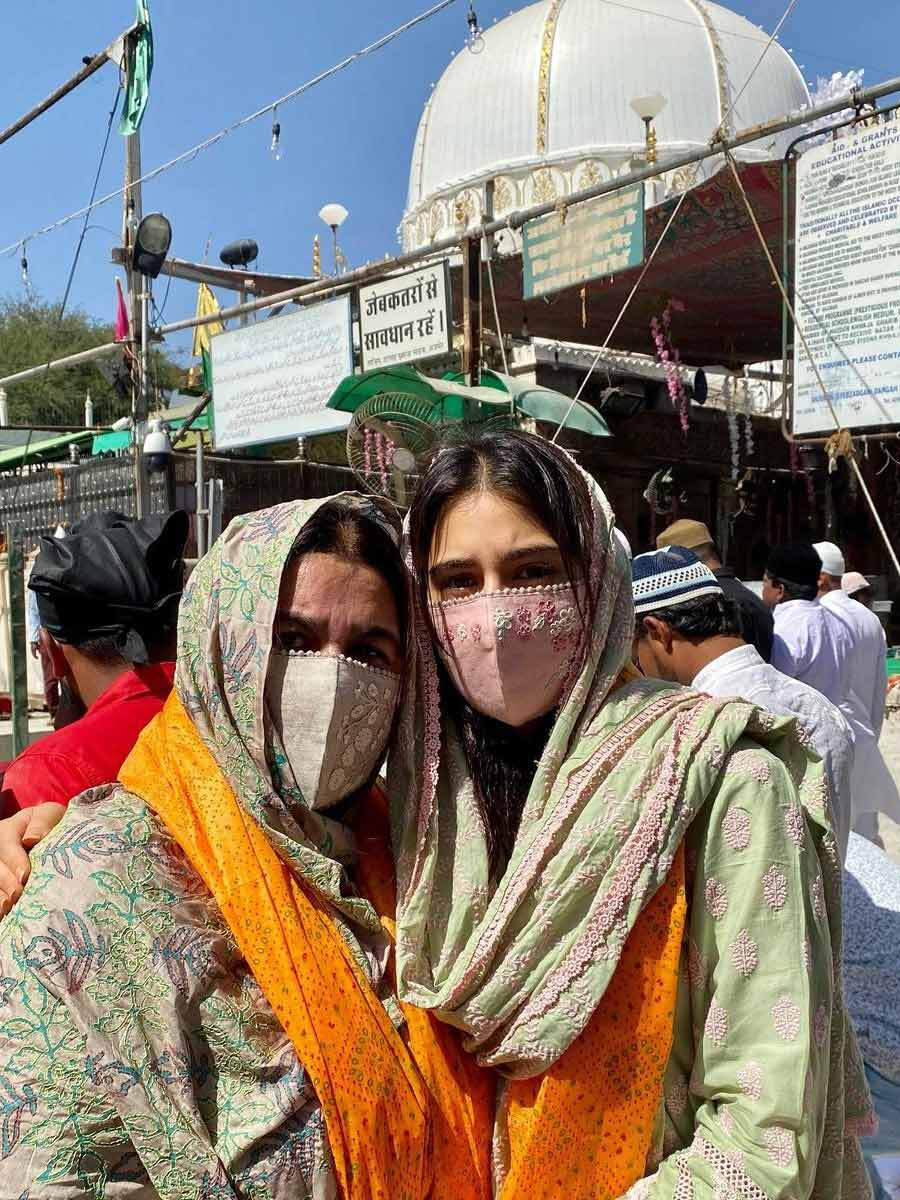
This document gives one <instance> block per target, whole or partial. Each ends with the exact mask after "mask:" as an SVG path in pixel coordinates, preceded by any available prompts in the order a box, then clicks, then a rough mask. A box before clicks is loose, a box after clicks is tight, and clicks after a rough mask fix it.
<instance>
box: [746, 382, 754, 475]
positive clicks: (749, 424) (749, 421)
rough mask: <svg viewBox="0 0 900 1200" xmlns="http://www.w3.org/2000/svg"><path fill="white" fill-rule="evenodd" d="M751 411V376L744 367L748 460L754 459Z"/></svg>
mask: <svg viewBox="0 0 900 1200" xmlns="http://www.w3.org/2000/svg"><path fill="white" fill-rule="evenodd" d="M751 409H752V401H751V399H750V376H749V371H748V368H747V367H744V445H745V448H746V454H747V457H748V458H752V457H753V419H752V416H751Z"/></svg>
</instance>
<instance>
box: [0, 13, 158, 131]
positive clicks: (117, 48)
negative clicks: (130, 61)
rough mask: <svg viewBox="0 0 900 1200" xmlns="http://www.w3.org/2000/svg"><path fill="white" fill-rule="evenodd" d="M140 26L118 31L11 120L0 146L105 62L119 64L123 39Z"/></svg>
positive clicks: (122, 50) (122, 55)
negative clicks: (115, 36) (69, 75)
mask: <svg viewBox="0 0 900 1200" xmlns="http://www.w3.org/2000/svg"><path fill="white" fill-rule="evenodd" d="M140 28H141V26H140V25H132V26H131V27H130V28H129V29H126V30H125V32H124V33H120V34H119V36H118V37H117V38H116V40H115V41H114V42H110V44H109V45H108V46H107V47H106V49H105V50H101V51H100V53H99V54H95V55H93V57H92V58H91V59H90V60H89V61H88V62H86V63H85V64H84V66H83V67H82V68H81V70H80V71H78V72H76V74H74V75H73V76H72V78H71V79H67V80H66V82H65V83H63V84H61V85H60V86H59V87H58V88H57V89H56V90H55V91H53V92H51V93H50V95H49V96H48V97H47V98H46V100H42V101H41V102H40V104H37V105H35V107H34V108H32V109H30V110H29V111H28V112H27V113H25V115H24V116H22V117H19V119H18V120H17V121H13V123H12V125H8V126H7V127H6V129H4V130H3V131H2V132H0V146H2V145H3V143H4V142H7V141H9V139H10V138H11V137H13V135H14V134H17V133H18V132H19V131H20V130H22V129H24V128H25V127H26V125H30V124H31V122H32V121H35V120H37V118H38V117H39V116H40V115H41V113H45V112H46V111H47V109H48V108H52V107H53V105H54V104H56V103H57V101H58V100H62V98H63V96H68V94H69V92H71V91H74V90H75V88H77V87H78V85H79V84H80V83H84V81H85V80H86V79H90V77H91V76H92V75H93V74H94V73H95V72H96V71H99V70H100V68H101V67H102V66H103V64H104V63H105V62H107V61H112V62H114V63H116V64H117V65H118V64H120V63H121V62H122V59H123V57H124V53H125V39H126V38H127V37H129V36H130V35H131V34H133V33H135V32H136V31H137V30H138V29H140Z"/></svg>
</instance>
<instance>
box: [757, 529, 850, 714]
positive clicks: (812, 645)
mask: <svg viewBox="0 0 900 1200" xmlns="http://www.w3.org/2000/svg"><path fill="white" fill-rule="evenodd" d="M821 570H822V560H821V559H820V558H819V555H818V554H817V553H816V551H815V550H814V549H813V548H812V546H810V545H807V544H805V543H802V542H798V543H795V544H794V545H789V546H776V547H775V548H774V549H773V550H771V551H770V553H769V563H768V566H767V567H766V571H765V575H764V577H763V600H764V601H765V603H766V604H768V606H769V607H770V608H771V609H773V610H774V611H773V616H774V618H775V640H774V643H773V646H772V666H773V667H775V668H777V670H779V671H781V672H782V673H783V674H785V675H790V677H791V678H792V679H799V680H800V682H801V683H807V684H809V686H810V687H813V688H815V689H816V691H817V692H821V693H822V695H823V696H825V697H826V698H827V699H829V700H830V701H831V703H832V704H835V705H837V707H838V708H839V709H840V710H841V712H842V713H843V714H844V716H845V717H846V718H847V720H848V721H851V724H852V716H853V714H854V712H855V709H854V706H853V705H852V704H851V703H850V700H849V698H848V697H849V693H850V675H851V659H852V657H853V652H854V639H853V635H852V633H851V631H850V629H849V628H848V626H847V625H846V624H845V623H844V622H842V621H839V620H838V619H837V617H836V616H835V614H834V613H832V612H831V611H830V609H827V608H824V607H823V606H822V604H821V603H820V602H819V599H818V587H819V575H820V574H821Z"/></svg>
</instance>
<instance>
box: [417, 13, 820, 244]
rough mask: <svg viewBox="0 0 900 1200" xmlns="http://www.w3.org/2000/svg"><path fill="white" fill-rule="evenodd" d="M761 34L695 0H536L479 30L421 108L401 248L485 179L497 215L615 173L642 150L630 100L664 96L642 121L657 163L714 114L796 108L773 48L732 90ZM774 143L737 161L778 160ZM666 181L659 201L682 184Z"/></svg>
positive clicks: (718, 117)
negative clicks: (472, 46) (476, 45)
mask: <svg viewBox="0 0 900 1200" xmlns="http://www.w3.org/2000/svg"><path fill="white" fill-rule="evenodd" d="M767 40H768V37H767V35H766V34H765V33H764V32H763V31H762V30H761V29H759V28H757V27H756V26H755V25H753V24H751V23H750V22H749V21H747V20H745V19H744V18H743V17H740V16H738V15H737V14H736V13H733V12H730V11H729V10H728V9H726V8H722V7H721V6H720V5H718V4H712V3H708V0H539V2H538V3H537V4H532V5H529V7H527V8H523V9H521V10H520V11H519V12H516V13H512V14H511V15H510V16H509V17H507V18H506V19H505V20H503V21H500V22H499V23H498V24H496V25H494V26H492V27H491V28H490V29H488V30H487V31H486V32H485V33H484V48H483V50H482V52H481V53H480V54H472V53H471V52H470V51H469V50H467V49H464V50H462V51H461V52H460V53H459V54H457V55H456V57H455V58H454V60H453V62H452V63H451V64H450V66H449V67H448V68H447V70H446V71H445V72H444V74H443V76H442V77H441V79H440V80H439V82H438V83H437V85H436V86H435V88H434V90H433V92H432V95H431V98H430V99H429V101H428V103H427V104H426V106H425V111H424V112H423V114H422V119H421V121H420V123H419V129H418V133H417V135H416V143H415V148H414V151H413V157H412V166H411V169H410V180H409V196H408V203H407V211H406V215H405V217H404V222H403V227H402V231H403V240H404V242H405V244H406V245H407V247H408V248H415V247H418V246H425V245H427V244H428V242H429V241H430V240H432V239H433V238H435V237H437V236H439V235H440V234H441V233H442V232H443V234H445V235H446V234H447V233H450V232H451V231H452V230H453V229H454V228H455V227H458V226H459V225H460V224H461V223H462V222H463V221H464V222H465V223H466V224H473V223H477V221H478V219H479V218H480V216H481V214H482V212H483V211H484V209H485V207H486V204H485V200H486V197H485V185H486V184H487V183H488V181H491V180H493V181H495V197H494V212H495V214H496V215H498V216H499V215H503V213H504V212H507V211H509V212H511V211H514V210H515V209H517V208H523V207H525V206H527V205H529V204H532V203H535V202H537V201H541V200H547V199H553V198H555V197H557V196H562V195H566V194H567V193H569V192H572V191H577V190H578V189H579V188H580V187H586V186H589V185H590V184H592V183H594V182H597V181H599V180H602V179H605V178H612V177H613V176H615V175H617V174H621V173H624V172H625V171H627V170H629V169H630V167H631V159H632V157H633V156H634V155H640V154H641V153H642V151H643V145H644V129H643V125H642V124H641V121H640V119H639V118H638V117H637V116H636V115H635V113H634V112H633V110H632V109H631V107H630V101H631V100H633V99H634V98H635V97H638V96H647V95H651V94H653V93H657V92H658V93H661V94H662V95H663V96H664V97H665V98H666V100H667V101H668V103H667V105H666V107H665V109H664V110H663V111H662V113H661V114H660V115H659V117H657V118H656V121H655V122H654V127H655V129H656V132H657V136H658V154H659V162H660V164H664V163H665V161H666V158H667V157H669V158H670V157H672V156H673V155H674V154H676V153H683V152H685V151H689V150H691V149H694V148H700V147H702V146H705V145H707V144H708V143H709V139H710V137H711V136H712V134H713V133H714V131H715V130H716V129H717V128H718V126H719V125H720V124H721V123H722V121H723V118H725V117H726V116H727V118H728V119H727V121H726V125H727V127H728V128H729V129H731V130H735V129H744V128H747V127H748V126H752V125H756V124H758V123H760V122H763V121H768V120H771V119H773V118H774V117H777V116H781V115H783V114H785V113H789V112H795V111H797V110H798V109H800V108H802V107H803V106H804V105H806V104H807V103H808V102H809V94H808V92H807V89H806V85H805V83H804V81H803V76H802V75H801V73H800V71H799V69H798V68H797V66H796V65H795V63H794V62H793V60H792V59H791V57H790V56H789V55H788V53H787V52H786V51H785V50H784V49H782V47H781V46H779V45H778V44H774V45H773V46H772V47H771V48H770V49H769V51H768V53H767V54H766V55H765V58H764V59H763V62H762V64H761V65H760V66H759V67H758V68H757V69H756V71H755V74H753V78H752V79H751V81H750V83H749V85H748V86H747V87H746V89H745V90H744V91H743V92H742V91H741V89H742V88H744V84H745V82H746V81H747V79H748V78H749V77H750V75H751V72H753V71H754V68H756V67H757V63H758V60H759V58H760V55H761V53H762V51H763V49H764V47H765V45H766V42H767ZM738 93H741V94H740V96H739V98H738V99H737V103H736V104H735V103H734V100H735V97H736V96H738ZM732 105H733V110H732V111H731V113H730V115H729V109H731V108H732ZM783 141H784V139H783V138H782V139H772V140H770V142H769V143H768V144H766V145H759V144H757V145H755V146H753V147H749V148H745V149H744V150H742V151H741V152H739V153H740V157H742V158H743V159H745V160H753V159H757V160H763V159H771V158H775V157H778V155H779V153H781V152H783V148H784V147H783V145H782V143H783ZM779 147H781V149H779ZM717 165H721V164H720V163H719V164H717ZM675 174H676V178H675V179H670V180H666V189H667V190H668V191H669V192H670V193H671V191H672V190H676V191H677V190H682V189H680V188H679V187H678V183H679V180H678V178H677V175H678V173H677V172H676V173H675ZM702 177H703V176H702V175H701V178H702ZM662 198H663V196H662V194H658V195H657V196H656V199H657V200H660V199H662ZM651 200H652V197H650V196H648V203H649V202H651Z"/></svg>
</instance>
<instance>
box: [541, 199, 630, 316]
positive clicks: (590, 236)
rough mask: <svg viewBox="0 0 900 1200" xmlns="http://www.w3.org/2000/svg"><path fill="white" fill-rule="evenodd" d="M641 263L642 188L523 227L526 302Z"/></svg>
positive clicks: (574, 207)
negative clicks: (563, 216) (563, 215)
mask: <svg viewBox="0 0 900 1200" xmlns="http://www.w3.org/2000/svg"><path fill="white" fill-rule="evenodd" d="M643 261H644V186H643V184H637V185H636V186H635V187H629V188H624V189H623V190H622V191H620V192H613V193H612V194H611V195H609V196H598V197H597V198H596V199H595V200H586V201H585V202H584V203H583V204H576V205H573V206H572V207H571V208H569V209H567V210H566V212H565V219H563V218H562V216H561V215H560V214H559V213H556V212H553V213H549V214H548V215H547V216H546V217H538V218H537V219H536V220H534V221H527V222H526V223H525V225H523V226H522V277H523V291H524V296H525V299H526V300H533V299H534V298H535V297H537V296H545V295H546V294H547V293H548V292H558V291H561V290H562V289H563V288H568V287H574V286H575V285H576V284H579V283H584V282H585V281H586V280H588V279H599V278H601V277H602V276H604V275H613V274H616V273H617V272H619V271H627V270H628V269H629V268H631V267H638V266H640V264H641V263H642V262H643Z"/></svg>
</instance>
